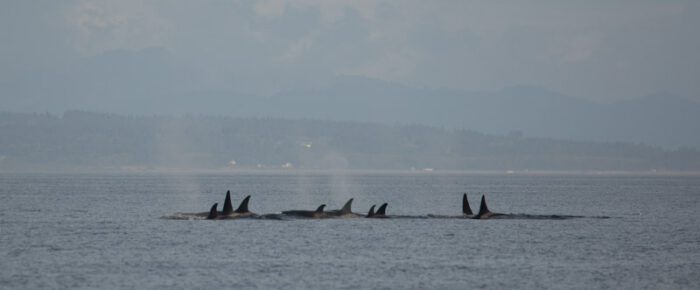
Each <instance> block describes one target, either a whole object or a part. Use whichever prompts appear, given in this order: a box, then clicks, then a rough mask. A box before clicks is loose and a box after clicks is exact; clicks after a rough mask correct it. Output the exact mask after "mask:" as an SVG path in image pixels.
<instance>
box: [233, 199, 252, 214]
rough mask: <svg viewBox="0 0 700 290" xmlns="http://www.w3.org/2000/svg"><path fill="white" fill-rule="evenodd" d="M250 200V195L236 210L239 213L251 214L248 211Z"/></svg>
mask: <svg viewBox="0 0 700 290" xmlns="http://www.w3.org/2000/svg"><path fill="white" fill-rule="evenodd" d="M249 200H250V195H249V196H246V197H245V198H244V199H243V201H241V205H239V206H238V208H237V209H236V212H237V213H246V212H249V210H248V201H249Z"/></svg>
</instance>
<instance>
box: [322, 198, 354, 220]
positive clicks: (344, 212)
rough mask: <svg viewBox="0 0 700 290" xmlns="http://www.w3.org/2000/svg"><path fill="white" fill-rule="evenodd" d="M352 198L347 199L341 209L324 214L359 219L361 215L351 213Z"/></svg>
mask: <svg viewBox="0 0 700 290" xmlns="http://www.w3.org/2000/svg"><path fill="white" fill-rule="evenodd" d="M353 199H354V198H351V199H349V200H348V201H347V202H346V203H345V205H344V206H343V208H341V209H336V210H329V211H327V212H326V214H327V215H329V216H332V217H342V218H354V217H361V216H362V215H361V214H357V213H354V212H352V201H353Z"/></svg>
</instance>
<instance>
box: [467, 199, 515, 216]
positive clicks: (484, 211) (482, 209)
mask: <svg viewBox="0 0 700 290" xmlns="http://www.w3.org/2000/svg"><path fill="white" fill-rule="evenodd" d="M465 196H466V194H465ZM501 216H506V214H502V213H495V212H491V211H490V210H489V207H488V206H487V205H486V197H484V195H483V194H482V195H481V205H480V206H479V213H478V214H477V215H476V216H474V217H473V219H477V220H483V219H489V218H494V217H501Z"/></svg>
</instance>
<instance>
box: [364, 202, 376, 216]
mask: <svg viewBox="0 0 700 290" xmlns="http://www.w3.org/2000/svg"><path fill="white" fill-rule="evenodd" d="M375 206H377V205H376V204H373V205H372V207H370V208H369V211H368V212H367V215H366V216H365V217H366V218H371V217H374V207H375Z"/></svg>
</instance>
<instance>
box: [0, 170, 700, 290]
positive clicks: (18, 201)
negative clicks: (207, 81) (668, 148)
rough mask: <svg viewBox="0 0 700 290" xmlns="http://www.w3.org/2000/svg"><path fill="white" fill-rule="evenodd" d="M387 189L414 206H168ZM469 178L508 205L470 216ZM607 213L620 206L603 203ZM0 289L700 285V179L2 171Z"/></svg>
mask: <svg viewBox="0 0 700 290" xmlns="http://www.w3.org/2000/svg"><path fill="white" fill-rule="evenodd" d="M226 190H231V193H232V198H233V203H234V206H237V204H238V202H240V200H241V199H242V198H243V197H244V196H246V195H252V199H251V202H250V209H251V210H252V211H253V212H256V213H275V212H280V211H282V210H289V209H314V208H316V207H317V206H318V205H319V204H322V203H325V204H328V207H327V209H337V208H340V207H341V206H342V205H343V203H344V202H345V201H346V200H347V199H349V198H351V197H354V198H355V202H354V204H353V210H354V211H355V212H362V213H364V212H367V210H368V209H369V207H370V206H371V205H373V204H381V203H383V202H388V203H389V207H388V209H387V214H389V215H409V216H415V217H416V218H402V219H323V220H305V219H297V220H254V219H239V220H222V221H208V220H172V219H163V218H161V217H162V216H165V215H169V214H173V213H176V212H204V211H208V209H209V207H210V206H211V205H212V204H213V203H215V202H218V203H219V205H220V207H219V208H221V205H222V204H223V199H224V196H225V193H226ZM463 192H467V193H469V198H470V202H471V204H472V208H473V209H474V210H478V201H479V198H480V195H481V194H486V197H487V201H488V202H489V208H490V209H491V210H492V211H496V212H506V213H509V212H510V213H525V214H542V215H550V214H562V215H579V216H584V217H583V218H575V219H564V220H546V219H545V220H531V219H506V220H468V219H436V218H424V217H426V216H427V215H428V214H436V215H459V214H460V213H461V196H462V193H463ZM601 217H609V218H601ZM0 288H2V289H36V288H51V289H56V288H161V289H192V288H198V289H214V288H243V289H266V288H293V289H308V288H310V289H367V288H369V289H417V288H433V289H465V288H486V289H508V288H509V289H540V288H559V289H560V288H580V289H620V288H624V289H640V288H643V289H700V178H698V177H676V176H556V175H552V176H545V175H541V176H533V175H528V176H520V175H503V176H496V175H440V174H403V175H390V174H373V175H361V174H328V175H294V174H267V175H264V174H230V175H166V174H140V175H126V174H88V175H61V174H48V175H42V174H0Z"/></svg>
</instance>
